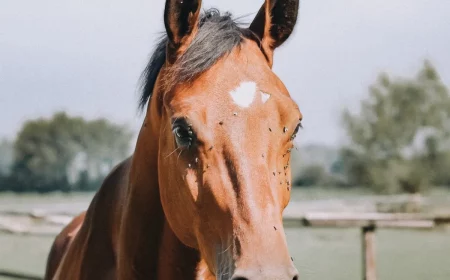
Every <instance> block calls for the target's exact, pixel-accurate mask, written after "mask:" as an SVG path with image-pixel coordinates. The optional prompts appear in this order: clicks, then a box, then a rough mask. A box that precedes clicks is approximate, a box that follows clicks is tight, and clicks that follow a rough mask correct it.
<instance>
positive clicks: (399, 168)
mask: <svg viewBox="0 0 450 280" xmlns="http://www.w3.org/2000/svg"><path fill="white" fill-rule="evenodd" d="M342 124H343V128H344V129H345V131H346V133H347V136H348V141H347V143H346V145H344V146H343V147H341V148H340V149H339V156H338V158H337V159H336V161H335V162H333V163H332V165H331V166H329V167H326V168H324V167H323V166H318V165H309V166H306V167H305V168H303V170H302V171H300V172H298V173H297V176H296V182H297V184H299V185H317V184H319V185H327V184H328V185H340V186H347V187H348V186H360V187H367V188H371V189H372V190H374V191H376V192H378V193H388V194H389V193H390V194H392V193H418V192H423V191H425V190H427V189H428V188H430V187H432V186H444V185H446V186H450V95H449V90H448V88H447V87H446V86H445V84H444V83H443V82H442V80H441V78H440V76H439V74H438V72H437V70H436V68H435V67H434V66H433V65H432V64H431V63H430V62H429V61H425V62H424V64H423V66H422V68H421V69H420V70H419V71H418V73H417V74H416V76H415V77H412V78H394V77H391V76H389V75H388V74H387V73H381V74H380V75H379V76H378V78H377V80H376V81H375V83H374V84H373V85H371V86H370V87H369V91H368V96H367V97H366V98H365V99H363V100H361V102H360V106H359V112H350V111H349V110H345V111H344V112H343V113H342ZM300 157H301V155H300Z"/></svg>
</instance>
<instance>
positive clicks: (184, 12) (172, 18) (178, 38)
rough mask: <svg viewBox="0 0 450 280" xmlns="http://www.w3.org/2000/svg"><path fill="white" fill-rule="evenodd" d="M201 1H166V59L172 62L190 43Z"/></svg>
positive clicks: (196, 26)
mask: <svg viewBox="0 0 450 280" xmlns="http://www.w3.org/2000/svg"><path fill="white" fill-rule="evenodd" d="M201 2H202V1H201V0H166V6H165V9H164V25H165V27H166V32H167V37H168V39H169V41H168V58H169V60H171V62H173V61H174V60H175V59H177V57H179V55H181V54H182V53H183V51H184V50H185V49H186V48H187V46H188V45H189V44H190V43H191V41H192V38H193V37H194V36H195V33H196V32H197V28H198V21H199V15H200V7H201Z"/></svg>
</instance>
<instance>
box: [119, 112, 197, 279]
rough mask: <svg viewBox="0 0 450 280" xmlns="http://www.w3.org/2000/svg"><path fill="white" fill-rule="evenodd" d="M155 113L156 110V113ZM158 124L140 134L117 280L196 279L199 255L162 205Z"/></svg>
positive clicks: (125, 215) (125, 208)
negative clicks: (183, 239) (179, 233)
mask: <svg viewBox="0 0 450 280" xmlns="http://www.w3.org/2000/svg"><path fill="white" fill-rule="evenodd" d="M153 111H155V110H153ZM157 126H158V121H152V122H149V121H146V122H144V125H143V126H142V128H141V131H140V133H139V137H138V141H137V144H136V149H135V153H134V155H133V161H132V166H131V170H130V179H129V185H128V191H127V199H126V203H125V207H124V210H123V211H124V213H123V216H122V226H121V234H120V241H119V253H118V258H117V260H118V264H117V266H118V276H119V277H118V279H167V280H170V279H186V280H193V279H196V276H195V275H196V271H197V265H198V263H199V257H198V256H199V253H198V251H197V250H194V249H191V248H188V247H186V246H185V245H184V244H182V243H181V241H180V240H179V239H178V238H177V237H176V236H175V234H174V233H173V231H172V229H171V228H170V226H169V224H168V223H167V220H166V217H165V215H164V211H163V208H162V205H161V201H160V195H159V184H158V141H155V139H159V129H158V127H157Z"/></svg>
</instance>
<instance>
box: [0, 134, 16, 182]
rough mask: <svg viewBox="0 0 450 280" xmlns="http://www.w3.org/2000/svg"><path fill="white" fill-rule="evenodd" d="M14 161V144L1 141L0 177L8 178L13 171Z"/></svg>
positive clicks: (4, 140)
mask: <svg viewBox="0 0 450 280" xmlns="http://www.w3.org/2000/svg"><path fill="white" fill-rule="evenodd" d="M12 161H13V144H12V143H11V142H10V141H8V140H6V139H2V140H1V141H0V176H6V175H8V174H9V173H10V171H11V164H12Z"/></svg>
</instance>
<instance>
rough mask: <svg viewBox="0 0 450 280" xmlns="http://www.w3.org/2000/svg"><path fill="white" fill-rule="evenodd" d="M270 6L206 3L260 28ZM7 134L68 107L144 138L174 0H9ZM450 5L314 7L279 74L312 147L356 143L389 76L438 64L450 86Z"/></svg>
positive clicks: (317, 0) (5, 21)
mask: <svg viewBox="0 0 450 280" xmlns="http://www.w3.org/2000/svg"><path fill="white" fill-rule="evenodd" d="M262 2H263V1H262V0H245V1H243V0H239V1H238V0H228V1H219V0H204V1H203V7H204V8H211V7H217V8H219V9H220V10H222V11H230V12H232V13H233V15H235V16H244V15H246V16H247V17H245V20H246V21H247V22H251V20H252V19H253V17H254V15H255V13H256V12H257V11H258V9H259V7H260V6H261V4H262ZM0 7H1V9H0V138H2V137H7V138H10V139H12V138H13V137H15V135H16V133H17V132H18V130H19V129H20V127H21V125H22V124H23V122H24V121H26V120H27V119H29V118H36V117H50V116H51V115H52V114H53V113H54V112H56V111H58V110H66V111H67V112H69V113H70V114H73V115H82V116H84V117H86V118H88V119H92V118H97V117H105V118H108V119H110V120H111V121H114V122H118V123H122V124H127V125H130V126H131V127H132V128H133V129H134V130H135V131H136V132H137V131H138V129H139V127H140V125H141V123H142V119H143V115H140V114H139V113H138V110H137V103H138V96H139V77H140V74H141V72H142V70H143V69H144V67H145V65H146V63H147V61H148V59H149V56H150V54H151V51H152V50H153V47H154V44H155V40H156V38H157V37H158V35H159V34H160V32H162V31H164V29H163V8H164V1H163V0H158V1H157V0H133V1H119V0H95V1H92V0H90V1H87V0H71V1H69V0H65V1H61V0H52V1H51V0H40V1H31V0H14V1H13V0H0ZM449 50H450V1H447V0H414V1H411V0H371V1H361V0H340V1H336V0H303V1H301V5H300V12H299V20H298V23H297V26H296V29H295V31H294V34H293V35H292V36H291V38H290V39H289V40H288V42H287V43H285V44H284V45H283V46H281V47H280V48H279V49H277V50H276V53H275V58H274V72H275V73H276V74H277V75H278V76H279V77H280V78H281V80H282V81H283V82H284V83H285V85H286V86H287V88H288V90H289V91H290V93H291V95H292V97H293V98H294V100H295V101H296V102H297V103H298V105H299V107H300V110H301V111H302V113H303V115H304V121H303V125H304V127H305V128H304V129H303V131H302V132H301V133H300V134H299V136H298V139H299V141H300V142H301V143H320V144H326V145H332V146H337V145H339V144H340V143H342V142H343V141H345V133H344V132H343V130H342V126H341V123H340V114H341V112H342V110H343V109H344V108H350V109H352V110H356V109H357V106H358V104H359V102H360V100H361V99H362V98H364V97H365V96H366V95H367V92H368V91H367V88H368V86H369V85H370V84H371V83H373V82H374V81H375V79H376V77H377V75H378V73H379V72H381V71H385V72H388V73H390V74H391V75H393V76H409V77H411V76H413V75H414V74H415V73H416V72H417V71H418V70H419V68H420V67H421V66H422V63H423V60H424V59H429V60H430V61H431V62H432V63H433V64H434V65H435V66H436V68H437V70H438V71H439V73H440V75H441V77H442V79H443V80H444V82H445V83H446V84H447V85H448V86H450V51H449Z"/></svg>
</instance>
